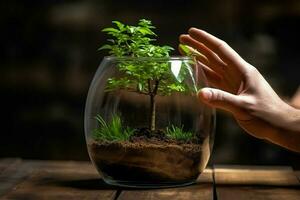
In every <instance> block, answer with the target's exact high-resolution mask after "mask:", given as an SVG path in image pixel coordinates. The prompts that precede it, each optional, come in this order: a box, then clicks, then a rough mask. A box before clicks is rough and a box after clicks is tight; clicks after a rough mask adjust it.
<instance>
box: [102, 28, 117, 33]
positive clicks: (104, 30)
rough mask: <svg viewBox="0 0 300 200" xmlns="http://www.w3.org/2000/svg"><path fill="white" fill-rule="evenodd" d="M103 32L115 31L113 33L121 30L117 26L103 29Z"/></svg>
mask: <svg viewBox="0 0 300 200" xmlns="http://www.w3.org/2000/svg"><path fill="white" fill-rule="evenodd" d="M102 32H113V33H119V32H120V31H119V30H118V29H115V28H104V29H102Z"/></svg>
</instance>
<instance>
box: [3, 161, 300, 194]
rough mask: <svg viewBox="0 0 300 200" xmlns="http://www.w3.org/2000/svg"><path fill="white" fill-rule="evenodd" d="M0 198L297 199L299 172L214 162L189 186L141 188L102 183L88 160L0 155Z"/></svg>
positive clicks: (277, 167) (284, 168) (272, 167)
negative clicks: (21, 157)
mask: <svg viewBox="0 0 300 200" xmlns="http://www.w3.org/2000/svg"><path fill="white" fill-rule="evenodd" d="M0 199H101V200H107V199H110V200H142V199H153V200H160V199H161V200H164V199H166V200H177V199H191V200H193V199H201V200H206V199H218V200H223V199H225V200H226V199H229V200H234V199H239V200H240V199H246V200H247V199H255V200H256V199H257V200H259V199H284V200H290V199H293V200H296V199H297V200H300V173H299V171H293V169H292V168H290V167H279V166H229V165H223V166H221V165H219V166H218V165H217V166H214V167H213V168H212V169H209V168H208V169H206V170H205V171H204V173H203V174H202V175H201V176H200V177H199V178H198V183H197V184H195V185H191V186H187V187H180V188H168V189H151V190H150V189H149V190H146V189H126V188H119V187H112V186H109V185H106V184H105V183H104V182H103V181H102V180H101V178H100V177H99V175H98V173H97V172H96V170H95V168H94V167H93V166H92V164H90V163H89V162H77V161H35V160H34V161H33V160H21V159H0Z"/></svg>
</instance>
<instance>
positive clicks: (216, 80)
mask: <svg viewBox="0 0 300 200" xmlns="http://www.w3.org/2000/svg"><path fill="white" fill-rule="evenodd" d="M198 66H199V67H201V68H202V70H203V72H204V74H205V76H206V78H207V82H208V85H209V86H213V87H220V85H221V81H222V78H221V77H220V76H219V75H218V74H217V73H216V72H214V71H213V70H212V69H210V68H209V67H208V66H206V65H204V64H203V63H201V62H199V61H198Z"/></svg>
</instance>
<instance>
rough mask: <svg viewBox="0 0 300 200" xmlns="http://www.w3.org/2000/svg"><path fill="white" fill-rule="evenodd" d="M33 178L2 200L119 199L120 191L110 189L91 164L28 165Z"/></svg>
mask: <svg viewBox="0 0 300 200" xmlns="http://www.w3.org/2000/svg"><path fill="white" fill-rule="evenodd" d="M25 164H27V165H28V166H30V167H31V169H33V170H32V171H31V172H30V173H29V176H28V177H27V178H26V179H25V180H24V181H23V182H21V183H19V184H17V185H16V186H15V187H14V188H13V190H10V191H8V192H7V193H6V194H5V195H4V196H2V197H1V199H103V200H108V199H109V200H111V199H115V196H116V194H117V190H116V188H113V187H110V186H107V185H106V184H105V183H104V182H103V181H102V179H100V177H99V175H98V173H97V171H96V170H95V168H94V167H93V166H92V165H91V164H90V163H88V162H74V161H69V162H68V161H58V162H56V161H26V162H25Z"/></svg>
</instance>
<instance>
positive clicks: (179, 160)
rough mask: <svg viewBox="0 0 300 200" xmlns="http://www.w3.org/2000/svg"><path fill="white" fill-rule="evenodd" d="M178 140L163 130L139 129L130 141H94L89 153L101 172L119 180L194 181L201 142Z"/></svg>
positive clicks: (91, 143)
mask: <svg viewBox="0 0 300 200" xmlns="http://www.w3.org/2000/svg"><path fill="white" fill-rule="evenodd" d="M194 142H195V143H193V141H189V142H187V143H183V142H178V141H175V140H172V139H169V138H167V137H166V136H164V134H163V133H162V131H161V130H157V131H155V132H151V131H149V129H139V130H138V131H137V132H136V133H135V134H134V136H132V137H131V138H130V141H122V142H105V141H94V140H92V141H91V142H90V143H89V144H88V146H89V151H90V155H91V157H92V159H93V161H94V163H95V164H96V166H97V167H98V169H99V171H101V173H102V174H103V175H104V176H106V177H109V178H111V179H114V180H120V181H132V182H143V183H146V184H156V183H157V184H159V183H163V182H184V181H190V180H195V179H196V178H197V177H198V175H199V173H200V172H199V168H200V163H201V144H200V141H194Z"/></svg>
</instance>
